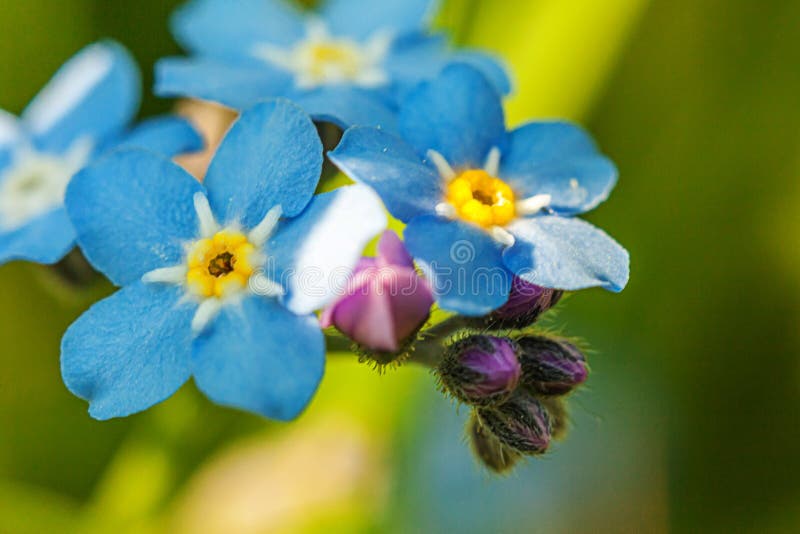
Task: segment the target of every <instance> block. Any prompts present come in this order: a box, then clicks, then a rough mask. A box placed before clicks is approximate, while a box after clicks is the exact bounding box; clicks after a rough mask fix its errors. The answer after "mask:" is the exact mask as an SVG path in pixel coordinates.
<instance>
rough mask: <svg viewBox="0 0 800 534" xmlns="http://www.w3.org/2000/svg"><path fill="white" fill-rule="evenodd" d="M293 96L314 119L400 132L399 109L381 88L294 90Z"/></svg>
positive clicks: (337, 87)
mask: <svg viewBox="0 0 800 534" xmlns="http://www.w3.org/2000/svg"><path fill="white" fill-rule="evenodd" d="M291 99H292V101H294V102H295V103H296V104H297V105H298V106H300V107H301V108H303V109H304V110H305V111H306V113H308V114H309V115H311V116H312V117H313V118H314V120H316V121H324V122H332V123H333V124H335V125H337V126H339V127H340V128H342V129H347V128H349V127H351V126H375V127H380V128H383V129H384V130H387V131H390V132H395V131H397V117H396V112H395V110H394V109H393V107H392V106H390V105H389V104H388V103H387V101H386V100H385V99H384V98H382V96H381V95H380V91H366V90H364V89H357V88H354V87H348V86H329V87H321V88H319V89H315V90H313V91H307V92H297V93H293V94H292V95H291Z"/></svg>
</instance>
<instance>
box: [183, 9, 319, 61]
mask: <svg viewBox="0 0 800 534" xmlns="http://www.w3.org/2000/svg"><path fill="white" fill-rule="evenodd" d="M171 26H172V33H173V34H174V35H175V38H176V39H177V41H178V42H179V43H181V45H183V46H184V47H185V48H187V49H188V50H190V51H192V52H195V53H198V54H201V55H204V56H210V57H222V58H231V57H239V56H245V55H250V53H251V51H252V49H253V47H254V46H255V45H257V44H261V43H271V44H276V45H283V46H286V45H290V44H292V43H294V42H296V41H298V40H299V39H301V38H302V37H303V35H304V34H305V28H304V26H303V17H302V15H300V13H299V12H298V10H297V9H296V8H295V7H294V6H293V5H292V3H291V2H289V1H286V0H237V1H235V2H231V1H230V0H194V1H193V2H189V3H188V4H186V5H185V6H184V7H182V8H180V9H179V10H177V11H176V12H175V14H174V15H173V17H172V24H171Z"/></svg>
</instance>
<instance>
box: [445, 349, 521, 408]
mask: <svg viewBox="0 0 800 534" xmlns="http://www.w3.org/2000/svg"><path fill="white" fill-rule="evenodd" d="M516 353H517V346H516V344H515V343H514V341H513V340H511V339H508V338H500V337H493V336H483V335H475V336H468V337H466V338H464V339H461V340H459V341H456V342H454V343H452V344H451V345H450V346H449V347H447V349H446V351H445V354H444V358H443V359H442V361H441V363H440V364H439V367H438V368H437V374H438V376H439V381H440V384H441V386H442V388H443V389H444V390H445V391H447V392H448V393H450V394H451V395H452V396H453V397H455V398H456V399H458V400H459V401H461V402H463V403H466V404H470V405H473V406H492V405H495V404H500V403H502V402H504V401H505V400H506V399H508V398H509V396H510V395H511V394H512V393H513V392H514V390H516V389H517V385H518V384H519V379H520V374H521V371H522V370H521V367H520V364H519V361H518V360H517V354H516Z"/></svg>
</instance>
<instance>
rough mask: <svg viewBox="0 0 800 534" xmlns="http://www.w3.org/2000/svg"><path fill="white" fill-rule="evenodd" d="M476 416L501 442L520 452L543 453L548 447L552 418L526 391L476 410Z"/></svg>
mask: <svg viewBox="0 0 800 534" xmlns="http://www.w3.org/2000/svg"><path fill="white" fill-rule="evenodd" d="M477 413H478V418H479V419H480V422H481V424H483V425H484V426H485V427H486V428H487V429H488V430H490V431H491V432H492V434H494V436H495V437H496V438H497V439H498V440H500V442H501V443H503V444H504V445H506V446H507V447H511V448H512V449H514V450H515V451H518V452H520V453H522V454H542V453H544V452H545V451H546V450H547V448H548V447H549V446H550V438H551V436H552V431H553V427H552V421H551V418H550V414H549V413H548V411H547V409H546V408H545V407H544V406H543V405H542V403H541V402H540V401H539V400H537V399H536V398H535V397H534V396H533V395H530V394H529V393H527V392H525V391H522V390H520V391H517V393H516V394H515V395H514V396H512V397H511V398H510V399H509V400H508V402H505V403H503V404H501V405H500V406H496V407H493V408H480V409H478V410H477Z"/></svg>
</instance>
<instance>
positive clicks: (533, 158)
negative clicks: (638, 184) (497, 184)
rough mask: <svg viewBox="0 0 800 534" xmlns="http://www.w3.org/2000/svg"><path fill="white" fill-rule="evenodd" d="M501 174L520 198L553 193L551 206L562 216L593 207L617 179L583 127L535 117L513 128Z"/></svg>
mask: <svg viewBox="0 0 800 534" xmlns="http://www.w3.org/2000/svg"><path fill="white" fill-rule="evenodd" d="M500 175H501V176H502V177H503V179H504V180H507V181H508V182H510V183H511V185H512V187H513V188H514V189H515V191H516V193H517V196H518V197H528V196H532V195H538V194H549V195H551V196H552V201H551V205H550V207H551V208H552V209H553V210H554V211H556V212H557V213H559V214H562V215H574V214H577V213H583V212H586V211H589V210H591V209H593V208H595V207H596V206H597V205H598V204H600V203H601V202H603V201H604V200H605V199H607V198H608V195H609V194H610V193H611V190H612V189H613V188H614V185H615V184H616V183H617V169H616V167H615V166H614V163H613V162H611V161H610V160H609V159H607V158H605V157H603V156H602V155H600V154H599V153H598V151H597V148H596V146H595V144H594V141H592V139H591V137H589V135H588V134H587V133H586V132H585V131H584V130H582V129H581V128H580V127H578V126H576V125H574V124H569V123H566V122H534V123H530V124H526V125H525V126H522V127H520V128H518V129H516V130H514V131H513V132H511V133H510V134H509V142H508V148H507V149H506V151H505V152H504V153H503V157H502V160H501V165H500Z"/></svg>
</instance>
